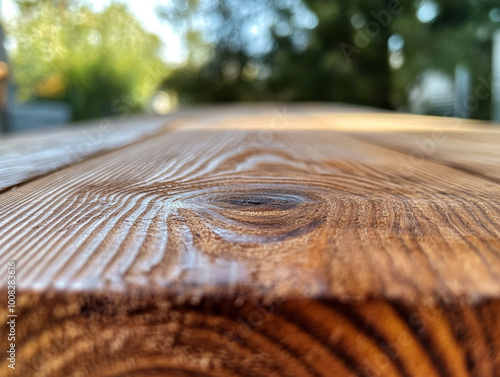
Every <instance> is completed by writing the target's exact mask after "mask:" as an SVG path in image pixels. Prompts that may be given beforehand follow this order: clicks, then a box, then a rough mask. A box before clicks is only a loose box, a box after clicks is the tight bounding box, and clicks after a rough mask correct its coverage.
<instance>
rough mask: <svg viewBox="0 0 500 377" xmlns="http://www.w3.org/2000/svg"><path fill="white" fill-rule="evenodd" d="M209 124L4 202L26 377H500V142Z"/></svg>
mask: <svg viewBox="0 0 500 377" xmlns="http://www.w3.org/2000/svg"><path fill="white" fill-rule="evenodd" d="M247 110H248V109H247ZM206 114H207V116H205V117H204V116H203V114H198V115H197V117H194V118H193V117H180V118H179V119H178V120H176V121H175V122H173V123H172V124H171V126H170V127H169V131H164V132H163V133H162V134H159V135H158V136H156V137H154V138H149V139H146V140H143V141H141V142H138V143H134V144H132V145H130V146H128V147H126V148H122V149H119V150H116V151H114V152H110V153H107V154H105V155H102V156H96V157H94V158H91V159H88V160H86V161H83V162H80V163H79V164H76V165H74V166H71V167H69V168H66V169H63V170H61V171H59V172H58V174H57V175H47V176H45V177H43V178H40V179H38V180H35V181H32V182H29V183H27V184H25V185H23V186H22V187H20V188H18V189H16V190H12V191H8V192H5V193H3V194H1V195H0V266H7V263H8V262H9V261H14V260H15V261H16V277H17V290H18V292H19V297H18V307H17V308H16V310H18V312H19V317H20V321H21V319H22V321H23V322H22V323H23V325H21V322H19V325H18V334H17V336H18V337H17V345H16V347H17V351H18V354H17V355H18V360H19V371H20V373H24V375H35V374H34V372H33V371H34V370H36V373H37V374H36V375H37V376H78V375H85V376H143V375H148V376H163V375H175V376H236V375H241V376H263V375H270V376H271V375H276V376H332V375H335V376H337V375H338V376H351V375H355V376H372V375H373V376H375V375H380V376H499V375H500V374H499V373H500V372H499V371H500V356H499V355H500V353H499V351H498V350H499V349H500V344H499V341H498V339H500V334H499V332H500V326H499V322H498V321H499V320H498V318H500V317H498V315H499V314H500V301H499V300H498V299H499V294H500V279H499V276H500V262H499V256H500V211H499V205H500V195H499V193H500V190H499V183H498V181H497V180H496V177H497V174H500V168H499V165H498V164H497V165H495V164H494V163H492V159H493V161H496V159H497V158H498V152H497V150H498V149H495V147H494V146H495V145H497V146H498V143H499V142H500V139H499V135H500V132H499V131H497V130H492V129H490V128H487V127H486V126H485V125H484V124H475V123H472V122H463V123H461V124H460V125H459V126H458V127H454V128H453V129H450V130H449V131H444V132H445V133H446V135H448V136H449V137H448V138H447V142H446V143H444V144H439V143H438V144H436V145H435V150H434V151H433V153H429V154H424V155H423V156H422V158H420V159H419V161H418V164H414V165H412V169H408V168H406V165H405V163H406V162H408V161H410V162H411V161H412V160H411V158H412V152H413V150H412V148H411V147H410V145H411V142H412V138H413V137H414V136H415V135H418V136H422V135H424V137H428V136H429V135H432V132H435V131H439V130H440V131H443V130H446V129H447V125H446V124H443V121H441V122H440V120H439V119H437V118H425V117H415V116H405V115H402V114H397V115H396V114H381V113H377V114H375V113H373V114H368V113H365V114H353V113H350V114H344V113H329V112H326V113H325V111H322V112H321V111H310V112H309V113H307V112H306V111H304V108H298V109H290V110H289V111H286V112H285V111H282V109H281V110H277V111H276V110H271V111H270V110H268V109H265V108H264V110H262V109H261V111H260V112H259V114H256V115H253V116H250V115H248V114H247V111H241V110H238V109H237V108H231V109H230V110H228V111H222V112H221V111H220V109H218V111H217V112H216V111H211V112H209V113H206ZM218 114H219V115H218ZM349 124H351V125H352V126H353V127H352V128H353V129H354V130H355V131H356V133H352V129H349ZM398 127H399V128H400V131H398V130H397V129H398ZM348 130H349V131H351V132H350V133H348V132H347V131H348ZM409 130H412V131H411V132H410V131H409ZM415 132H417V134H415ZM425 135H426V136H425ZM388 143H390V145H388ZM389 146H390V147H389ZM482 146H485V148H484V149H483V148H482ZM460 150H462V151H466V152H467V153H462V154H461V155H460V156H459V157H457V158H455V154H456V153H455V152H457V151H460ZM457 161H458V162H457ZM5 270H6V268H5ZM5 272H6V271H2V274H4V273H5ZM4 281H6V278H5V279H4V278H3V277H2V282H4ZM2 300H4V301H1V300H0V304H1V306H0V310H1V311H3V312H1V313H0V315H3V316H4V317H5V315H6V314H7V313H6V311H5V310H6V308H7V303H6V302H5V298H3V299H2ZM3 326H4V327H3V329H7V327H6V325H3ZM2 331H3V330H2ZM0 342H2V343H1V344H2V347H4V342H5V339H4V337H2V340H0ZM2 350H3V348H2ZM7 363H8V362H4V364H5V365H0V367H4V369H0V370H6V368H7V366H6V364H7Z"/></svg>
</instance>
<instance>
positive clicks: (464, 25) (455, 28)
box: [391, 0, 500, 119]
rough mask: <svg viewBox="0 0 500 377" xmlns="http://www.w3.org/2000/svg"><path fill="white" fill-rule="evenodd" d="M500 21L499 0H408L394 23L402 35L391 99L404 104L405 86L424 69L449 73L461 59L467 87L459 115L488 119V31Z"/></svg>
mask: <svg viewBox="0 0 500 377" xmlns="http://www.w3.org/2000/svg"><path fill="white" fill-rule="evenodd" d="M499 22H500V1H499V0H483V1H476V0H464V1H461V2H456V1H452V0H421V1H411V2H408V4H407V6H406V7H405V8H404V12H403V13H402V14H401V15H400V16H399V17H398V18H396V19H395V22H394V25H393V30H395V31H396V32H397V33H398V34H399V35H400V36H401V37H402V38H403V40H404V47H403V48H402V49H401V53H402V54H403V56H404V65H402V67H401V68H399V69H395V70H394V74H393V93H392V96H391V98H392V101H393V103H395V104H396V106H402V105H404V104H405V97H404V96H405V94H406V93H407V91H408V89H409V87H410V86H411V85H413V84H415V83H416V82H418V80H419V79H420V78H421V77H422V75H421V74H422V73H423V72H425V71H426V70H428V69H433V70H437V71H440V72H443V73H445V74H447V75H449V76H450V77H453V76H454V75H455V70H456V67H457V65H461V66H463V67H466V68H467V69H468V71H469V72H470V75H471V93H470V96H469V98H468V101H467V102H468V103H467V105H466V108H465V109H458V110H457V115H461V113H463V115H466V116H467V115H468V116H470V117H472V118H478V119H490V114H491V94H490V93H491V69H492V65H491V58H492V55H491V52H492V35H493V33H494V31H495V30H497V29H498V28H499V27H500V25H499ZM448 115H452V114H448Z"/></svg>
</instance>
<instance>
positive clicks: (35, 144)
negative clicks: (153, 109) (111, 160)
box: [0, 116, 168, 191]
mask: <svg viewBox="0 0 500 377" xmlns="http://www.w3.org/2000/svg"><path fill="white" fill-rule="evenodd" d="M122 118H123V117H122V116H119V117H114V118H106V119H99V120H96V121H88V122H82V123H81V124H78V125H77V126H71V127H66V128H55V129H49V130H44V131H39V132H37V133H26V134H15V135H0V162H1V165H0V191H1V190H5V189H6V188H8V187H10V186H13V185H16V184H18V183H22V182H24V181H26V180H28V179H32V178H34V177H37V176H39V175H42V174H46V173H49V172H51V171H54V170H57V169H61V168H65V167H68V166H71V165H72V164H74V163H77V162H79V161H82V160H84V159H85V158H88V157H89V156H92V155H94V154H96V153H99V152H103V151H106V150H110V149H113V148H117V147H120V146H123V145H126V144H129V143H131V142H134V141H137V140H139V139H141V138H143V137H145V136H148V135H149V136H150V135H151V134H154V133H155V132H158V130H159V129H161V128H162V126H164V125H165V124H166V123H168V118H167V119H166V118H165V117H151V116H149V117H144V116H142V117H138V116H135V117H130V118H131V119H130V118H127V119H122Z"/></svg>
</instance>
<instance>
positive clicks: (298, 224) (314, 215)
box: [179, 184, 328, 252]
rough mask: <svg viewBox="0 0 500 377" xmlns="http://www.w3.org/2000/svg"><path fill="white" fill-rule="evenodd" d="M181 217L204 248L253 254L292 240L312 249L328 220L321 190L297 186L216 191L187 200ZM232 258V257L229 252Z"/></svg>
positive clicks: (246, 186)
mask: <svg viewBox="0 0 500 377" xmlns="http://www.w3.org/2000/svg"><path fill="white" fill-rule="evenodd" d="M181 207H182V208H180V209H179V213H181V214H182V217H183V218H184V220H185V223H186V224H187V225H188V227H189V228H190V231H191V233H192V234H193V235H197V236H196V237H193V242H194V243H195V244H199V248H200V249H202V250H207V248H208V249H209V248H211V246H213V248H214V249H215V248H217V249H223V248H224V244H227V245H228V246H231V249H232V251H235V250H237V249H238V248H240V247H243V248H244V249H245V250H246V251H249V250H250V249H252V248H253V247H256V248H262V246H263V245H268V247H272V245H273V244H276V245H277V244H278V243H280V242H283V241H288V240H290V241H291V242H292V240H293V242H294V244H295V245H301V244H302V242H300V241H299V240H300V239H303V240H304V243H309V242H310V240H309V241H308V239H309V238H310V237H309V234H310V233H312V232H315V231H317V230H319V229H320V228H321V225H322V224H323V223H324V222H325V221H326V220H327V218H328V204H327V201H326V200H325V198H324V197H323V196H322V195H321V192H320V190H315V191H314V190H306V188H305V187H302V186H301V185H295V184H241V185H228V186H222V187H211V188H210V189H205V190H202V191H200V192H198V193H197V194H196V195H193V196H191V197H190V198H183V200H182V205H181ZM226 252H227V251H226Z"/></svg>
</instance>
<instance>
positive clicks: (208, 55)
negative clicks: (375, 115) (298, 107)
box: [160, 0, 400, 108]
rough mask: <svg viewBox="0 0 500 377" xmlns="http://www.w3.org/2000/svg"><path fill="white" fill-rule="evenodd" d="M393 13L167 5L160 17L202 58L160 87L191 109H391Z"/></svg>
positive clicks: (227, 3)
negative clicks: (335, 104)
mask: <svg viewBox="0 0 500 377" xmlns="http://www.w3.org/2000/svg"><path fill="white" fill-rule="evenodd" d="M399 7H400V4H399V2H398V1H397V0H354V1H351V2H349V3H346V2H343V1H331V2H324V1H320V0H305V1H294V0H277V1H267V0H250V1H247V2H245V3H244V4H242V3H239V2H235V1H232V0H215V1H203V0H199V1H196V0H174V1H172V2H171V3H170V5H169V6H165V7H163V8H161V9H160V12H161V14H162V15H163V16H164V17H165V18H167V19H169V20H170V21H171V22H172V23H173V24H177V26H178V27H179V29H180V30H183V31H184V32H185V34H186V36H189V37H190V39H189V38H186V40H187V42H188V46H189V47H190V51H191V52H195V51H203V52H204V53H203V55H202V57H201V58H200V56H199V55H198V56H194V57H193V56H192V58H191V59H190V62H189V63H190V64H189V69H185V68H183V69H181V70H179V71H177V72H176V73H175V74H174V75H172V76H171V77H170V78H169V79H168V80H166V81H165V83H164V85H165V86H166V87H169V88H174V89H176V90H177V91H178V92H179V93H180V95H181V99H182V98H183V99H184V100H185V101H192V102H202V101H242V100H253V101H255V100H278V101H311V100H313V101H344V102H351V103H358V104H363V105H371V106H377V107H383V108H391V107H392V106H391V103H390V100H389V97H390V85H391V76H390V70H389V65H388V61H387V54H388V52H387V40H388V38H389V36H390V35H391V34H392V32H391V23H392V18H393V17H395V16H396V15H397V13H399V11H400V9H399ZM393 8H394V9H396V10H394V9H393ZM353 19H358V21H359V22H358V24H359V25H358V27H355V26H354V25H353V22H352V20H353ZM200 20H201V21H200ZM362 24H366V27H363V26H364V25H362ZM200 25H201V26H200ZM201 45H203V46H204V49H200V46H201Z"/></svg>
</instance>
